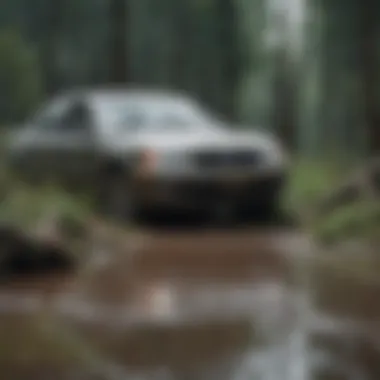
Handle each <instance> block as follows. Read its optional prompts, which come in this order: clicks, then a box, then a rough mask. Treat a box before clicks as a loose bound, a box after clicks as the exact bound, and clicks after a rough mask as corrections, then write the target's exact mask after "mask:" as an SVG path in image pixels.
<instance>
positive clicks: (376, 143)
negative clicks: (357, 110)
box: [358, 0, 380, 154]
mask: <svg viewBox="0 0 380 380" xmlns="http://www.w3.org/2000/svg"><path fill="white" fill-rule="evenodd" d="M359 9H360V10H359V12H358V16H359V18H360V24H359V27H360V29H359V44H360V49H359V52H358V53H359V59H360V61H359V62H360V69H361V75H362V86H363V87H362V88H363V95H364V122H365V126H366V128H367V134H368V138H369V148H370V153H372V154H379V153H380V110H379V101H378V99H379V96H378V95H379V92H378V86H379V59H378V57H379V54H378V38H379V28H378V16H379V11H380V7H379V5H378V2H377V0H368V1H367V2H366V4H365V5H361V6H360V8H359Z"/></svg>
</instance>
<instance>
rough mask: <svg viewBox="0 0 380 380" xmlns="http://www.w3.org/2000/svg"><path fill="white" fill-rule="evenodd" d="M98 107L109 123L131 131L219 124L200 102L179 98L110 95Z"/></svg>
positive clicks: (102, 116)
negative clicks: (199, 104)
mask: <svg viewBox="0 0 380 380" xmlns="http://www.w3.org/2000/svg"><path fill="white" fill-rule="evenodd" d="M97 109H98V112H100V116H101V118H102V120H103V122H104V124H105V125H107V126H108V127H113V128H117V129H118V130H123V131H130V132H140V131H160V132H166V131H174V130H175V131H187V130H189V129H192V130H193V129H194V128H199V129H210V128H212V127H211V125H213V124H215V120H214V119H213V117H212V116H211V115H208V114H207V112H206V111H204V110H203V109H202V108H201V107H200V106H198V105H197V104H196V103H193V102H191V101H183V100H176V99H145V98H142V99H141V98H140V99H138V98H133V97H127V96H126V97H108V98H103V99H102V100H101V101H99V102H98V106H97Z"/></svg>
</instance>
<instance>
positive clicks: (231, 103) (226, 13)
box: [216, 0, 241, 120]
mask: <svg viewBox="0 0 380 380" xmlns="http://www.w3.org/2000/svg"><path fill="white" fill-rule="evenodd" d="M216 4H217V13H218V16H219V17H218V19H219V44H220V45H221V49H222V54H221V62H219V64H220V65H221V66H222V81H223V88H224V94H223V97H222V100H223V101H222V108H223V111H224V114H225V115H226V116H227V117H228V118H230V119H232V120H233V119H235V118H236V117H237V112H236V105H237V101H236V97H237V87H238V85H239V78H240V63H241V59H240V58H241V57H240V49H239V31H238V20H237V14H236V13H237V10H236V6H235V2H234V1H233V0H217V3H216ZM217 64H218V63H217Z"/></svg>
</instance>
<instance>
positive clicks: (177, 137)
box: [111, 128, 276, 151]
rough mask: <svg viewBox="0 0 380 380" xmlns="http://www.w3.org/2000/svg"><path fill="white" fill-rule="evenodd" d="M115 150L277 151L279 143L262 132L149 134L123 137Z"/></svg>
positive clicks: (116, 144) (114, 142)
mask: <svg viewBox="0 0 380 380" xmlns="http://www.w3.org/2000/svg"><path fill="white" fill-rule="evenodd" d="M111 141H112V145H113V147H114V148H115V149H118V150H119V149H121V150H123V149H125V148H127V147H146V148H151V149H156V150H160V151H161V150H163V151H168V150H170V151H173V150H176V151H178V150H181V151H183V150H195V149H197V150H201V149H225V148H231V147H236V148H257V149H266V148H273V146H274V145H275V144H276V142H275V139H274V138H272V137H271V136H269V135H267V134H265V133H263V132H258V131H247V130H242V129H239V130H237V129H235V130H234V129H231V130H229V129H227V128H224V129H217V130H198V131H191V132H181V133H178V132H177V133H173V132H171V133H168V132H165V133H162V132H160V133H158V132H149V133H147V132H146V133H141V134H136V135H134V136H130V135H129V136H119V138H114V139H112V140H111Z"/></svg>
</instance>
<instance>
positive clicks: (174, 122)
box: [154, 111, 190, 129]
mask: <svg viewBox="0 0 380 380" xmlns="http://www.w3.org/2000/svg"><path fill="white" fill-rule="evenodd" d="M154 122H155V125H157V126H158V127H159V128H162V129H183V128H186V127H188V126H189V125H190V122H189V120H188V118H186V115H183V114H182V113H180V112H173V111H164V112H159V113H158V114H157V115H156V117H155V120H154Z"/></svg>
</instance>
